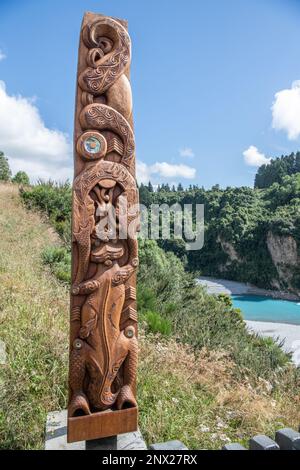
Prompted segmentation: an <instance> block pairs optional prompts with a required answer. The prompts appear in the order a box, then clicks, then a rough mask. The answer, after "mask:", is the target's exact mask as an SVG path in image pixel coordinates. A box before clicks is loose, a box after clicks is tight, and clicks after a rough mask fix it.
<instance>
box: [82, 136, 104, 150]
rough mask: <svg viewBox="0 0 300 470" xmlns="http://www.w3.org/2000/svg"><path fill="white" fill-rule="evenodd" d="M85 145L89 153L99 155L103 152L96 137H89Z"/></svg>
mask: <svg viewBox="0 0 300 470" xmlns="http://www.w3.org/2000/svg"><path fill="white" fill-rule="evenodd" d="M83 145H84V148H85V150H86V151H87V152H88V153H98V152H100V150H101V142H100V141H99V140H98V139H97V138H96V137H88V138H87V139H85V141H84V143H83Z"/></svg>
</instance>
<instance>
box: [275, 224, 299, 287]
mask: <svg viewBox="0 0 300 470" xmlns="http://www.w3.org/2000/svg"><path fill="white" fill-rule="evenodd" d="M267 247H268V250H269V253H270V255H271V258H272V261H273V263H274V266H275V267H276V269H277V272H278V276H279V279H280V281H282V282H283V283H284V284H289V282H290V281H291V279H292V277H293V269H291V268H293V267H296V266H297V265H299V263H300V257H299V255H298V250H297V243H296V240H295V239H294V238H293V237H291V236H290V235H287V236H279V235H274V234H273V233H272V232H270V231H269V232H268V234H267ZM274 287H277V288H278V281H274Z"/></svg>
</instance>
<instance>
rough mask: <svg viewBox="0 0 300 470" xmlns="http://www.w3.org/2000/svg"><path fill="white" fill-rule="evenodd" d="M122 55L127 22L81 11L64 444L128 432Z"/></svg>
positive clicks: (127, 54)
mask: <svg viewBox="0 0 300 470" xmlns="http://www.w3.org/2000/svg"><path fill="white" fill-rule="evenodd" d="M130 58H131V44H130V38H129V35H128V32H127V23H126V22H125V21H122V20H118V19H113V18H110V17H105V16H102V15H95V14H93V13H86V14H85V16H84V19H83V23H82V29H81V35H80V44H79V60H78V77H77V78H78V80H77V98H76V112H75V133H74V168H75V177H74V183H73V222H72V288H71V318H70V367H69V406H68V440H69V442H72V441H75V440H87V439H95V438H98V437H105V436H110V435H115V434H119V433H124V432H129V431H134V430H135V429H136V427H137V403H136V398H135V382H136V369H137V347H138V346H137V312H136V290H135V282H136V280H135V271H136V269H137V266H138V250H137V240H136V230H137V224H138V211H137V209H136V208H137V203H138V193H137V187H136V182H135V155H134V152H135V144H134V133H133V129H132V99H131V87H130V82H129V66H130ZM124 200H126V209H127V212H126V214H129V215H130V216H126V217H125V218H124V214H123V212H122V211H123V206H122V204H121V203H122V201H124ZM111 214H114V216H115V219H114V221H115V223H114V224H111V223H109V222H110V221H111V220H110V218H111ZM122 214H123V216H122ZM112 226H113V227H114V230H112V229H111V227H112ZM124 229H125V230H124ZM124 232H125V234H126V236H124Z"/></svg>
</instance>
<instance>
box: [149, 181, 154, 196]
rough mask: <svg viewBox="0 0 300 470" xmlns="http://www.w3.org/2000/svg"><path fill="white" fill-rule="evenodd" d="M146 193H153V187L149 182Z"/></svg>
mask: <svg viewBox="0 0 300 470" xmlns="http://www.w3.org/2000/svg"><path fill="white" fill-rule="evenodd" d="M148 191H149V193H153V186H152V183H151V181H149V183H148Z"/></svg>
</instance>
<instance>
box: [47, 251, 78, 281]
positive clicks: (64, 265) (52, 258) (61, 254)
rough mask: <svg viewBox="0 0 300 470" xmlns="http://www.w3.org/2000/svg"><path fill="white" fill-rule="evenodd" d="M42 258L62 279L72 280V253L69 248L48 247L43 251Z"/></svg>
mask: <svg viewBox="0 0 300 470" xmlns="http://www.w3.org/2000/svg"><path fill="white" fill-rule="evenodd" d="M42 259H43V263H44V264H47V265H49V266H50V269H51V271H52V273H53V274H54V275H55V276H56V277H57V278H58V279H59V280H60V281H64V282H66V283H70V282H71V253H70V252H69V251H68V250H67V248H65V247H47V248H45V250H44V251H43V252H42Z"/></svg>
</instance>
